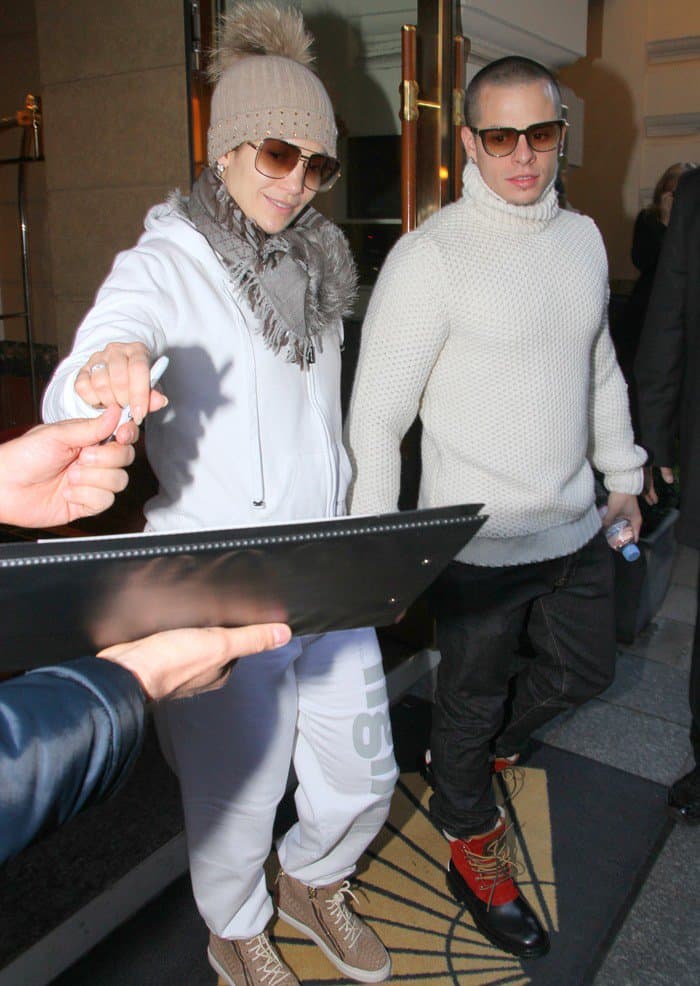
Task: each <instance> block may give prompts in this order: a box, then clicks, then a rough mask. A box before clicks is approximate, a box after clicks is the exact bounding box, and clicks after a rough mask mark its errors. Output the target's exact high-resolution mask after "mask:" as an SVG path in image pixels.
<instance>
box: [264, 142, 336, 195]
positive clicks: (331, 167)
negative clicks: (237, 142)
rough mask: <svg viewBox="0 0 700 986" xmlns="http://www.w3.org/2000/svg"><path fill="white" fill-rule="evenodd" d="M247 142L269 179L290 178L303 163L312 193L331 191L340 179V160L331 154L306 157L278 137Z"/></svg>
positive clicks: (298, 148)
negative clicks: (298, 165) (288, 176)
mask: <svg viewBox="0 0 700 986" xmlns="http://www.w3.org/2000/svg"><path fill="white" fill-rule="evenodd" d="M246 143H248V144H250V146H251V147H254V148H255V151H256V154H255V170H256V171H258V172H259V173H260V174H261V175H265V177H266V178H286V177H287V175H290V174H291V173H292V171H294V169H295V168H296V166H297V164H298V163H299V161H303V162H304V186H305V187H306V188H308V189H309V191H311V192H327V191H328V189H329V188H332V187H333V185H335V183H336V181H337V180H338V178H339V177H340V161H337V160H336V159H335V158H334V157H330V156H329V155H328V154H304V152H303V150H302V148H301V147H297V146H296V144H288V143H287V141H286V140H279V139H278V138H277V137H266V138H265V139H264V140H261V141H260V142H259V143H257V144H254V143H253V142H252V141H250V140H249V141H247V142H246Z"/></svg>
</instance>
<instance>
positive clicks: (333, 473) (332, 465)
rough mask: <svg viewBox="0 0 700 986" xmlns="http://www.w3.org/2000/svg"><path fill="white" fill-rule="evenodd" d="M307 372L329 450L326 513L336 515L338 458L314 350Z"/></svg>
mask: <svg viewBox="0 0 700 986" xmlns="http://www.w3.org/2000/svg"><path fill="white" fill-rule="evenodd" d="M305 372H306V373H308V383H307V390H308V394H309V403H310V404H311V406H312V407H313V409H314V411H315V412H316V414H317V415H318V417H319V419H320V421H321V427H322V429H323V434H324V437H325V439H326V450H327V455H326V461H327V463H328V479H329V484H328V488H329V494H330V498H331V499H330V502H329V503H328V504H327V506H326V515H327V516H328V517H335V515H336V512H337V503H338V468H337V464H336V458H335V455H334V451H335V447H334V444H333V442H332V440H331V433H330V429H329V428H328V422H327V421H326V417H325V415H324V413H323V411H322V409H321V405H320V404H319V401H318V397H317V389H316V358H315V353H314V352H313V350H312V352H311V354H310V356H309V359H308V366H307V369H306V371H305Z"/></svg>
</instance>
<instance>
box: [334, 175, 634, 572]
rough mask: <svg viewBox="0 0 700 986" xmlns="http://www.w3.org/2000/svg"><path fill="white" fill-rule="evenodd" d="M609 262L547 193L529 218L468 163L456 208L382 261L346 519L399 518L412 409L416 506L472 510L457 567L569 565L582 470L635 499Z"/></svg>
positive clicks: (589, 232)
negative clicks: (418, 449)
mask: <svg viewBox="0 0 700 986" xmlns="http://www.w3.org/2000/svg"><path fill="white" fill-rule="evenodd" d="M607 302H608V281H607V262H606V256H605V249H604V247H603V243H602V240H601V237H600V234H599V232H598V230H597V228H596V226H595V224H594V223H593V222H592V220H591V219H589V218H587V217H585V216H582V215H579V214H576V213H572V212H567V211H563V210H560V209H559V208H558V205H557V201H556V193H555V191H554V189H553V188H552V187H550V188H549V189H548V190H547V191H546V192H545V193H544V194H543V196H542V197H541V198H540V200H539V201H538V202H536V203H535V204H534V205H530V206H519V205H510V204H509V203H507V202H505V201H504V200H503V199H501V198H500V197H499V196H498V195H496V194H495V193H494V192H492V191H491V189H490V188H489V187H488V186H487V185H486V184H485V182H484V181H483V179H482V178H481V175H480V174H479V171H478V169H477V168H476V166H475V165H473V164H469V165H467V167H466V168H465V172H464V193H463V197H462V199H461V200H460V202H458V203H455V204H453V205H449V206H447V207H446V208H444V209H442V210H441V211H440V212H439V213H437V214H436V215H434V216H432V217H431V218H430V219H429V220H428V221H427V222H425V223H424V224H423V225H422V226H421V227H420V228H419V229H417V230H415V231H414V232H412V233H410V234H408V235H406V236H404V237H403V238H402V239H401V240H400V241H399V242H398V243H397V245H396V246H395V247H394V249H393V250H392V251H391V253H390V254H389V256H388V257H387V259H386V262H385V264H384V266H383V268H382V271H381V274H380V276H379V279H378V281H377V285H376V287H375V289H374V292H373V295H372V300H371V302H370V306H369V309H368V311H367V316H366V318H365V322H364V326H363V330H362V346H361V350H360V358H359V362H358V367H357V375H356V378H355V387H354V391H353V396H352V401H351V405H350V413H349V420H348V429H347V437H348V445H349V449H350V454H351V458H352V460H353V466H354V469H355V478H354V483H353V487H352V489H351V509H352V512H353V513H355V514H359V513H362V514H365V513H375V512H384V511H390V510H395V509H396V507H397V501H398V494H399V482H400V452H399V446H400V442H401V439H402V437H403V435H404V434H405V432H406V431H407V429H408V428H409V426H410V425H411V423H412V421H413V419H414V418H415V416H416V414H417V413H418V412H419V411H420V416H421V419H422V423H423V440H422V465H423V473H422V479H421V487H420V496H419V506H421V507H435V506H443V505H447V504H454V503H483V504H484V510H485V512H486V513H487V514H488V515H489V520H488V521H487V523H486V524H485V525H484V526H483V527H482V528H481V530H480V531H479V533H478V535H477V536H476V537H475V538H474V539H473V540H472V541H471V542H470V543H469V544H468V545H467V546H466V548H465V549H464V550H463V551H462V552H460V554H459V555H458V556H457V557H458V558H459V559H460V560H461V561H465V562H469V563H471V564H477V565H508V564H519V563H526V562H533V561H539V560H542V559H546V558H555V557H560V556H562V555H565V554H569V553H570V552H572V551H576V550H577V549H578V548H580V547H581V546H582V545H583V544H585V543H586V541H588V540H589V539H590V538H591V537H592V536H593V535H594V534H595V532H596V531H597V530H598V528H599V527H600V520H599V518H598V513H597V511H596V509H595V504H594V495H593V473H592V470H591V465H593V466H594V467H595V468H596V469H598V470H600V472H601V473H603V475H604V477H605V484H606V486H607V488H608V489H609V490H615V491H618V492H621V493H639V492H640V490H641V488H642V470H641V466H642V464H643V462H644V460H645V453H644V451H643V450H642V449H640V448H639V447H637V446H635V445H634V442H633V436H632V428H631V425H630V417H629V410H628V401H627V390H626V387H625V383H624V380H623V377H622V374H621V373H620V370H619V367H618V365H617V361H616V359H615V353H614V349H613V346H612V342H611V340H610V335H609V332H608V328H607Z"/></svg>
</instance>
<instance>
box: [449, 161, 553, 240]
mask: <svg viewBox="0 0 700 986" xmlns="http://www.w3.org/2000/svg"><path fill="white" fill-rule="evenodd" d="M462 183H463V192H462V198H463V200H464V201H465V202H466V203H467V204H468V205H469V206H470V207H476V210H477V212H478V213H479V214H480V215H481V216H482V217H483V218H484V220H485V221H486V222H488V223H489V224H490V225H496V226H500V227H507V228H509V229H512V230H514V231H517V230H521V231H522V232H523V233H528V232H533V233H535V232H538V231H539V230H541V229H544V228H545V226H547V225H548V224H549V223H550V222H551V221H552V219H553V218H554V217H555V216H556V214H557V213H558V211H559V203H558V201H557V192H556V189H555V187H554V179H552V181H551V182H550V184H549V185H548V186H547V187H546V189H545V190H544V192H543V193H542V195H540V197H539V199H538V200H537V201H536V202H533V203H532V205H512V204H511V203H510V202H506V200H505V199H502V198H501V196H500V195H497V194H496V193H495V192H494V191H493V190H492V189H490V188H489V186H488V185H487V184H486V182H485V181H484V179H483V178H482V177H481V172H480V171H479V169H478V167H477V166H476V164H475V163H474V162H473V161H471V160H470V161H467V164H466V167H465V169H464V172H463V175H462Z"/></svg>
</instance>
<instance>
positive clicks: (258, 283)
mask: <svg viewBox="0 0 700 986" xmlns="http://www.w3.org/2000/svg"><path fill="white" fill-rule="evenodd" d="M185 211H186V213H187V214H188V215H189V218H190V219H191V220H192V222H193V223H194V225H195V226H196V227H197V229H198V230H199V232H200V233H202V235H203V236H205V237H206V239H207V240H208V241H209V243H210V244H211V246H212V247H213V248H214V249H215V250H216V251H217V252H218V253H219V254H221V256H222V257H223V259H224V263H225V264H226V267H227V268H228V270H229V272H230V274H231V279H232V281H233V283H234V285H235V286H236V287H237V288H238V289H239V290H240V291H241V292H242V293H243V296H244V297H245V299H246V301H247V302H248V304H249V305H250V307H251V308H252V310H253V311H254V312H255V314H256V315H257V316H259V319H260V333H261V334H262V337H263V340H264V342H265V345H266V346H268V347H269V348H270V349H272V350H273V352H275V353H279V352H284V356H285V359H286V360H287V361H288V362H290V363H298V364H299V366H300V367H301V368H302V369H303V368H304V367H305V366H308V364H309V363H310V362H313V360H314V347H316V348H318V349H319V350H322V349H323V339H322V336H323V333H324V332H326V331H327V330H328V329H329V328H330V327H331V326H332V325H333V324H334V322H336V321H337V320H338V319H339V318H342V316H343V315H349V314H350V313H351V311H352V303H353V301H354V298H355V291H356V287H357V274H356V271H355V265H354V262H353V259H352V255H351V253H350V248H349V246H348V243H347V240H346V239H345V236H344V235H343V233H342V232H341V230H340V229H338V227H337V226H336V225H335V224H334V223H332V222H330V220H328V219H326V218H325V217H324V216H322V215H321V214H320V213H319V212H316V210H315V209H311V208H307V209H305V210H304V212H302V213H301V215H300V216H298V217H297V219H296V220H295V222H294V223H293V225H291V226H289V227H288V228H287V229H285V230H282V232H281V233H275V234H272V235H268V234H267V233H264V232H263V231H262V230H261V229H260V228H259V227H258V226H257V225H256V224H255V223H254V222H253V221H252V220H250V219H248V218H247V217H246V216H245V215H244V213H243V212H242V211H241V209H240V208H239V207H238V205H237V204H236V202H235V201H234V200H233V199H232V198H231V195H230V194H229V192H228V191H227V190H226V187H225V185H224V184H223V183H222V182H220V181H219V179H218V178H217V177H216V176H215V175H214V173H213V172H212V171H211V169H209V168H206V169H205V170H204V171H203V172H202V174H201V175H200V176H199V178H198V179H197V181H196V182H195V184H194V187H193V189H192V194H191V195H190V197H189V199H188V200H186V203H185Z"/></svg>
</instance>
